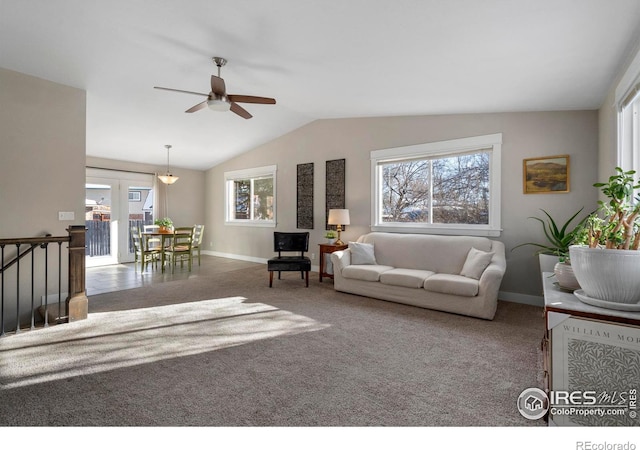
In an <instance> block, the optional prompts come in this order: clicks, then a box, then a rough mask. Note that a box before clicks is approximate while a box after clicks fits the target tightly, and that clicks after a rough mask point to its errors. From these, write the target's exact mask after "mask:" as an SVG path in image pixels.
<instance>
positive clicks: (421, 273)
mask: <svg viewBox="0 0 640 450" xmlns="http://www.w3.org/2000/svg"><path fill="white" fill-rule="evenodd" d="M431 275H433V272H431V271H429V270H416V269H391V270H387V271H386V272H383V273H382V274H381V275H380V283H382V284H390V285H393V286H404V287H408V288H414V289H418V288H421V287H422V286H424V280H426V279H427V278H429V277H430V276H431Z"/></svg>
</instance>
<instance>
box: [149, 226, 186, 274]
mask: <svg viewBox="0 0 640 450" xmlns="http://www.w3.org/2000/svg"><path fill="white" fill-rule="evenodd" d="M188 234H189V233H187V232H186V231H185V232H179V231H178V232H176V231H144V232H142V233H141V235H142V237H143V238H144V239H149V238H152V237H160V267H161V269H162V272H164V262H165V252H164V250H165V248H166V247H167V243H166V240H167V239H170V238H173V237H174V236H176V235H188Z"/></svg>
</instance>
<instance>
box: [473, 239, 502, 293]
mask: <svg viewBox="0 0 640 450" xmlns="http://www.w3.org/2000/svg"><path fill="white" fill-rule="evenodd" d="M499 244H501V245H495V246H494V249H493V250H494V251H495V254H494V255H493V258H492V259H491V262H490V263H489V265H488V266H487V268H486V269H484V272H482V275H481V276H480V280H478V284H479V286H478V287H479V293H480V294H481V295H482V293H486V292H492V293H495V295H497V294H498V290H499V289H500V284H501V283H502V278H503V277H504V274H505V272H506V270H507V260H506V256H505V254H504V244H502V243H501V242H500V243H499Z"/></svg>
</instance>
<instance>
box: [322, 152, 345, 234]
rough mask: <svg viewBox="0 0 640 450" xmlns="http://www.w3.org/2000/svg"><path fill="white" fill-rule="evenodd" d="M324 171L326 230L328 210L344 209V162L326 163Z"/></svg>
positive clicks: (341, 160) (342, 160) (327, 226)
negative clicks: (325, 170)
mask: <svg viewBox="0 0 640 450" xmlns="http://www.w3.org/2000/svg"><path fill="white" fill-rule="evenodd" d="M326 169H327V172H326V174H327V176H326V184H325V186H326V188H325V189H326V196H325V199H326V207H325V217H324V224H325V229H326V230H328V229H329V228H330V227H329V225H328V224H327V222H328V221H329V210H330V209H344V208H345V206H344V205H345V192H344V190H345V160H344V159H334V160H331V161H327V167H326ZM344 230H345V227H344V226H343V227H342V231H344Z"/></svg>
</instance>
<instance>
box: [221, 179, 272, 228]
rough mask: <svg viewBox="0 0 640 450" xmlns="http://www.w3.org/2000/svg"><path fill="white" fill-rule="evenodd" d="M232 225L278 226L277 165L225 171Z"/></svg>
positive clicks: (226, 220)
mask: <svg viewBox="0 0 640 450" xmlns="http://www.w3.org/2000/svg"><path fill="white" fill-rule="evenodd" d="M224 179H225V185H226V197H225V198H226V202H225V209H226V218H225V222H226V223H227V224H229V225H251V226H275V224H276V219H275V217H276V202H275V186H276V183H275V181H276V166H266V167H257V168H254V169H247V170H236V171H233V172H225V174H224Z"/></svg>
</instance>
